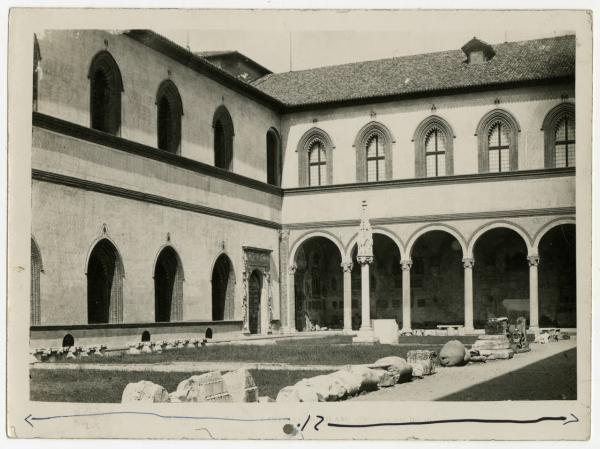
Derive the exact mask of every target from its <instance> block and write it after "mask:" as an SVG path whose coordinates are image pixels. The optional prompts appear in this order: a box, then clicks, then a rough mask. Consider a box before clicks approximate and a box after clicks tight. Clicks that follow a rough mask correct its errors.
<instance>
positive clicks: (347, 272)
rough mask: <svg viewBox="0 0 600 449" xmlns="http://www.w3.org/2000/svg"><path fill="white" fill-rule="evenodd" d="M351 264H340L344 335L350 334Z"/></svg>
mask: <svg viewBox="0 0 600 449" xmlns="http://www.w3.org/2000/svg"><path fill="white" fill-rule="evenodd" d="M352 267H353V264H352V262H344V263H342V269H343V270H344V334H351V333H352Z"/></svg>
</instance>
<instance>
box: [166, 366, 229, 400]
mask: <svg viewBox="0 0 600 449" xmlns="http://www.w3.org/2000/svg"><path fill="white" fill-rule="evenodd" d="M174 393H175V396H176V397H177V398H179V400H180V401H181V402H231V397H230V395H229V393H228V392H227V390H226V389H225V385H224V382H223V377H222V376H221V373H220V372H219V371H212V372H210V373H205V374H200V375H196V376H192V377H190V378H188V379H185V380H183V381H181V382H180V383H179V385H177V390H176V391H175V392H174Z"/></svg>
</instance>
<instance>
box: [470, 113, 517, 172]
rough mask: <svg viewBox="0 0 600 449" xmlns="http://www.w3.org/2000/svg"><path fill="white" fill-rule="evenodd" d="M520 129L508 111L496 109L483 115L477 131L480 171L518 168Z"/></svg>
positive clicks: (514, 169) (513, 169)
mask: <svg viewBox="0 0 600 449" xmlns="http://www.w3.org/2000/svg"><path fill="white" fill-rule="evenodd" d="M520 131H521V128H520V127H519V124H518V123H517V121H516V120H515V118H514V117H513V116H512V114H510V113H509V112H508V111H505V110H503V109H495V110H493V111H490V112H488V113H487V114H486V115H484V116H483V118H482V119H481V120H480V122H479V125H478V126H477V130H476V132H475V135H476V136H477V139H478V153H479V172H480V173H503V172H508V171H516V170H518V168H519V153H518V137H519V132H520Z"/></svg>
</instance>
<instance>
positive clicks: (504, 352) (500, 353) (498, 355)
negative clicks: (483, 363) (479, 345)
mask: <svg viewBox="0 0 600 449" xmlns="http://www.w3.org/2000/svg"><path fill="white" fill-rule="evenodd" d="M479 354H480V355H482V356H485V357H488V359H489V357H491V356H493V357H494V359H512V357H513V356H514V355H515V352H514V351H513V350H512V349H479Z"/></svg>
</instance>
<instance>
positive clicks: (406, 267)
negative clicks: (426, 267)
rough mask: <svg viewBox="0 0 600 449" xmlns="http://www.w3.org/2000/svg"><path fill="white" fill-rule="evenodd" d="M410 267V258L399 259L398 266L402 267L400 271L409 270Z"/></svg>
mask: <svg viewBox="0 0 600 449" xmlns="http://www.w3.org/2000/svg"><path fill="white" fill-rule="evenodd" d="M411 267H412V260H411V259H406V260H401V261H400V268H402V271H410V269H411Z"/></svg>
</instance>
